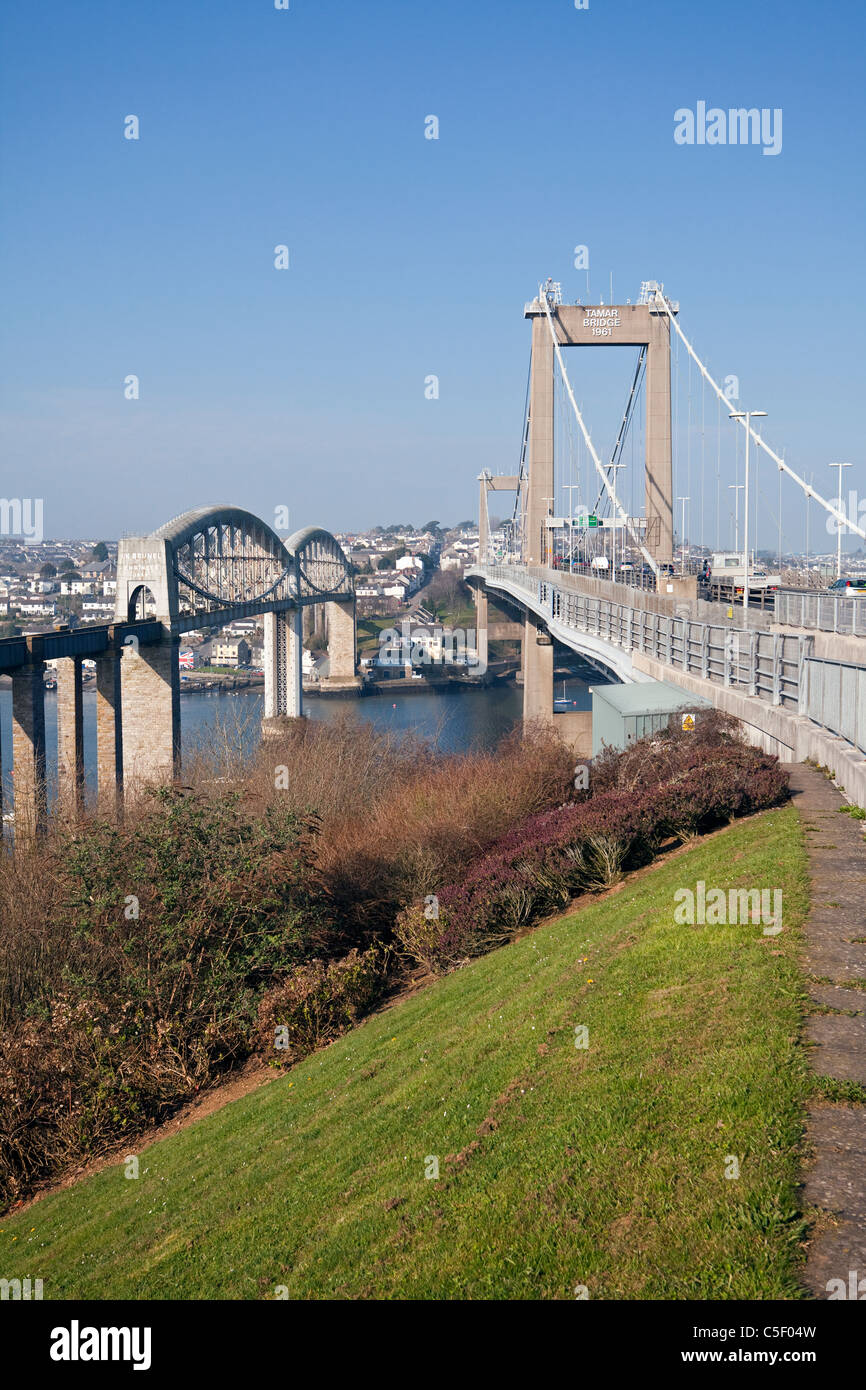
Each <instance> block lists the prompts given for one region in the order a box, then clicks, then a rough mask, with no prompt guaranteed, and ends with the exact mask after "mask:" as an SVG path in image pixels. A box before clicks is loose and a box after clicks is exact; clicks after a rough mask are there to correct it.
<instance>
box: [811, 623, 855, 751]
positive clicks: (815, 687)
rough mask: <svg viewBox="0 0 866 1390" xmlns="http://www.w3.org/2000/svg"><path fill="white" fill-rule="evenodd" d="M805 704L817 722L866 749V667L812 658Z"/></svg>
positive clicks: (849, 741)
mask: <svg viewBox="0 0 866 1390" xmlns="http://www.w3.org/2000/svg"><path fill="white" fill-rule="evenodd" d="M854 601H855V603H856V599H855V600H854ZM803 704H804V706H805V709H804V711H803V712H804V713H805V714H807V715H808V717H809V718H810V719H813V720H814V721H815V723H816V724H821V725H823V727H824V728H825V729H829V730H830V732H831V733H833V734H838V735H839V737H840V738H844V739H845V740H846V741H847V742H848V743H853V745H854V747H855V748H859V750H860V752H861V753H866V667H864V666H851V665H849V664H848V663H847V662H844V661H815V660H808V661H807V662H806V683H805V699H804V701H803Z"/></svg>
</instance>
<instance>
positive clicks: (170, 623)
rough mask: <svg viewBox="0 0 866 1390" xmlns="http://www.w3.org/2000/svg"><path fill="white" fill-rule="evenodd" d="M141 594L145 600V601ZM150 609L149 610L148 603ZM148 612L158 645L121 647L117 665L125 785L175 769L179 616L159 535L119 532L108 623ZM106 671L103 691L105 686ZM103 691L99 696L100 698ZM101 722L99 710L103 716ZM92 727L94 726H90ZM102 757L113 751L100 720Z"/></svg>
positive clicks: (169, 551) (167, 543)
mask: <svg viewBox="0 0 866 1390" xmlns="http://www.w3.org/2000/svg"><path fill="white" fill-rule="evenodd" d="M148 595H149V596H150V605H148ZM149 606H150V607H152V609H153V610H154V611H152V612H148V611H147V610H148V607H149ZM138 616H141V617H142V618H145V617H152V618H153V619H154V620H155V621H156V622H158V623H159V624H160V625H161V627H162V637H161V640H160V641H159V642H156V643H153V644H148V645H147V646H142V645H139V643H138V642H136V641H135V640H132V641H130V642H128V644H127V645H126V646H125V647H124V650H123V656H122V658H121V661H120V668H119V678H120V681H119V684H120V704H121V707H122V710H123V739H122V751H121V761H122V769H123V783H124V786H125V787H126V788H129V789H130V790H131V789H132V788H133V787H134V786H136V785H137V784H141V783H144V782H170V781H171V780H172V779H173V778H174V777H176V776H177V774H178V772H179V771H180V669H179V666H178V660H177V657H178V646H179V637H178V636H177V633H176V631H175V624H176V623H177V619H178V616H179V604H178V594H177V582H176V580H175V575H174V552H173V546H172V542H171V540H170V539H168V538H166V537H161V536H160V535H159V534H158V533H156V532H155V533H154V534H153V535H150V536H126V537H124V538H123V539H122V540H121V541H120V542H119V543H118V547H117V598H116V601H115V620H116V621H117V622H131V621H133V620H134V619H135V618H136V617H138ZM111 686H112V681H111V673H109V672H106V673H105V676H104V684H103V690H104V691H107V690H109V689H110V688H111ZM105 698H106V697H105V695H103V701H104V700H105ZM103 718H104V722H105V715H104V714H103ZM97 729H98V723H97ZM105 731H106V735H107V741H108V742H109V743H110V744H111V749H110V750H108V749H106V750H105V751H106V761H107V760H108V759H109V758H110V757H111V756H112V754H113V753H114V751H115V749H114V733H115V731H114V730H113V729H112V730H109V729H108V728H107V725H106V729H105Z"/></svg>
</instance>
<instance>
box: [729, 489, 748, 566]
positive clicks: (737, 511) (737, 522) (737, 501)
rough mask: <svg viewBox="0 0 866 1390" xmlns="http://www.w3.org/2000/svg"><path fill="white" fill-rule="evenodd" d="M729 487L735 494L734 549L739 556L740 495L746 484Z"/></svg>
mask: <svg viewBox="0 0 866 1390" xmlns="http://www.w3.org/2000/svg"><path fill="white" fill-rule="evenodd" d="M728 487H729V488H731V489H732V490H733V493H734V549H735V550H736V552H737V556H738V557H739V554H740V493H741V492H742V490H743V488H744V487H745V483H728Z"/></svg>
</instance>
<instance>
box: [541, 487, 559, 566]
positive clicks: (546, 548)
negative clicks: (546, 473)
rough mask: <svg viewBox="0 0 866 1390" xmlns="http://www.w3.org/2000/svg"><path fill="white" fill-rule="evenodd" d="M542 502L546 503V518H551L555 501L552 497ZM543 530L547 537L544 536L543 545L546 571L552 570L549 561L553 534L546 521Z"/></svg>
mask: <svg viewBox="0 0 866 1390" xmlns="http://www.w3.org/2000/svg"><path fill="white" fill-rule="evenodd" d="M542 500H543V501H545V502H546V503H547V515H548V517H551V516H553V504H554V502H555V500H556V499H555V498H554V497H545V498H543V499H542ZM544 529H545V531H546V532H547V535H546V537H545V544H544V554H545V557H546V559H547V568H548V569H552V568H553V565H552V564H551V559H552V552H553V534H552V529H551V527H550V526H548V524H547V521H545V523H544Z"/></svg>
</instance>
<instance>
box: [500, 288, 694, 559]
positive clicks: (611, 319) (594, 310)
mask: <svg viewBox="0 0 866 1390" xmlns="http://www.w3.org/2000/svg"><path fill="white" fill-rule="evenodd" d="M524 317H525V318H528V319H530V320H531V322H532V368H531V375H530V386H529V487H528V498H527V510H526V538H525V546H526V551H525V557H524V558H525V559H526V561H527V562H528V563H529V564H531V565H543V564H546V556H547V517H548V516H549V515H550V514H551V512H550V507H551V503H550V501H549V499H550V498H553V497H554V496H555V492H554V476H553V458H554V389H553V388H554V369H555V354H554V346H553V338H552V336H551V332H550V323H549V322H548V318H547V309H546V306H545V305H544V304H543V303H542V301H541V300H540V299H534V300H533V301H532V303H531V304H527V305H526V308H525V310H524ZM551 318H552V321H553V328H554V332H555V334H556V341H557V343H558V344H559V345H560V346H561V347H645V348H646V350H647V366H646V535H647V543H646V544H647V550H648V551H649V552H650V554H651V555H652V556H653V558H654V559H655V560H656V561H657V562H658V563H659V564H670V563H671V562H672V560H673V472H672V461H671V339H670V320H669V318H668V315H667V313H666V312H665V311H664V310H663V309H660V308H657V307H656V306H655V305H654V304H618V305H611V306H609V307H606V306H603V305H602V306H595V305H587V306H585V305H581V304H556V305H552V306H551ZM554 509H555V508H554Z"/></svg>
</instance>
